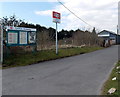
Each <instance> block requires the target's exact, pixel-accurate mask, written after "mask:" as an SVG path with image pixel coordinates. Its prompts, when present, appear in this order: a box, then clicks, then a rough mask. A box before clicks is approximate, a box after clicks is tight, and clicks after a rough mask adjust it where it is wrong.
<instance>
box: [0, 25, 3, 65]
mask: <svg viewBox="0 0 120 97" xmlns="http://www.w3.org/2000/svg"><path fill="white" fill-rule="evenodd" d="M0 29H1V31H0V32H1V64H2V63H3V27H2V24H0Z"/></svg>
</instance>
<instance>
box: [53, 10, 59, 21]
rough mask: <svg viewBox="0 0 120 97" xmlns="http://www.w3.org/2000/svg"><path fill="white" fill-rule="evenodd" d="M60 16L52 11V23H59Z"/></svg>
mask: <svg viewBox="0 0 120 97" xmlns="http://www.w3.org/2000/svg"><path fill="white" fill-rule="evenodd" d="M60 19H61V14H60V13H58V12H55V11H53V22H55V23H60Z"/></svg>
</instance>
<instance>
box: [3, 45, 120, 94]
mask: <svg viewBox="0 0 120 97" xmlns="http://www.w3.org/2000/svg"><path fill="white" fill-rule="evenodd" d="M117 60H118V46H112V47H110V48H106V49H102V50H98V51H95V52H92V53H88V54H83V55H78V56H73V57H68V58H63V59H57V60H52V61H47V62H42V63H39V64H34V65H30V66H25V67H15V68H10V69H4V70H3V72H2V75H3V84H2V85H3V87H2V89H3V90H2V92H3V95H99V94H100V91H101V87H102V85H103V83H104V82H105V81H106V79H107V78H108V76H109V74H110V72H111V70H112V68H113V67H114V66H115V63H116V62H117Z"/></svg>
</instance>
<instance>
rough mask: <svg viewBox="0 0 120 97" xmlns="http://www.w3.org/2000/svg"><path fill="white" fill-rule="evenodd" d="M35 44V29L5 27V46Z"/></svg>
mask: <svg viewBox="0 0 120 97" xmlns="http://www.w3.org/2000/svg"><path fill="white" fill-rule="evenodd" d="M35 44H36V29H33V28H24V27H11V26H8V27H7V46H24V45H25V46H26V45H35Z"/></svg>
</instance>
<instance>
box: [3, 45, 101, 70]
mask: <svg viewBox="0 0 120 97" xmlns="http://www.w3.org/2000/svg"><path fill="white" fill-rule="evenodd" d="M99 49H102V47H83V48H67V49H59V53H58V55H56V54H55V50H45V51H39V52H35V53H32V52H31V53H30V52H29V53H25V54H21V55H20V54H17V55H10V56H9V57H8V58H6V59H5V60H4V63H3V68H8V67H16V66H25V65H31V64H35V63H39V62H43V61H48V60H53V59H58V58H64V57H69V56H74V55H78V54H84V53H89V52H92V51H96V50H99Z"/></svg>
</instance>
